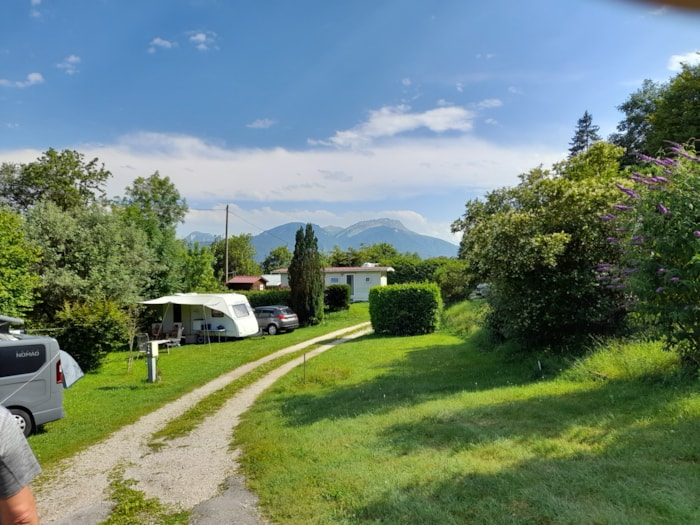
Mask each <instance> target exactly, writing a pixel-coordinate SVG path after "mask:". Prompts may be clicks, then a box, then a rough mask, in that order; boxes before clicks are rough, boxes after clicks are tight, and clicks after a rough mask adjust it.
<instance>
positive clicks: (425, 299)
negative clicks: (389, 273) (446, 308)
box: [369, 283, 442, 335]
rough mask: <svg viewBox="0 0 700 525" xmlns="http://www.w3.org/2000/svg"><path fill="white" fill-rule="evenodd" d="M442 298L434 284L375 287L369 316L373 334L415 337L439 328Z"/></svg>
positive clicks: (371, 290)
mask: <svg viewBox="0 0 700 525" xmlns="http://www.w3.org/2000/svg"><path fill="white" fill-rule="evenodd" d="M441 310H442V298H441V297H440V288H439V287H438V285H437V284H435V283H424V284H416V283H409V284H392V285H389V286H375V287H374V288H372V289H370V291H369V316H370V321H371V322H372V328H373V329H374V332H375V333H376V334H388V335H419V334H428V333H431V332H434V331H435V330H437V329H438V328H439V327H440V312H441Z"/></svg>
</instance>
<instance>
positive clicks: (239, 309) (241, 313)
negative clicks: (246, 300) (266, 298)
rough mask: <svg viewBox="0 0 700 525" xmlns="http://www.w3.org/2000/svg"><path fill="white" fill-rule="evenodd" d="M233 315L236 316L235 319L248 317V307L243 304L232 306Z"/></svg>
mask: <svg viewBox="0 0 700 525" xmlns="http://www.w3.org/2000/svg"><path fill="white" fill-rule="evenodd" d="M233 313H234V314H235V315H236V317H248V316H249V315H250V312H249V311H248V307H247V306H246V305H244V304H234V305H233Z"/></svg>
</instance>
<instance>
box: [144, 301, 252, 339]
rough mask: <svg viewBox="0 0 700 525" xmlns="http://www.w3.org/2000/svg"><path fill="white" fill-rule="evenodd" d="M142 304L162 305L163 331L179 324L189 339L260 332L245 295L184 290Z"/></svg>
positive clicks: (237, 336)
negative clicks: (183, 291) (186, 291)
mask: <svg viewBox="0 0 700 525" xmlns="http://www.w3.org/2000/svg"><path fill="white" fill-rule="evenodd" d="M141 304H145V305H150V306H156V307H160V311H161V315H162V317H161V318H162V331H163V333H168V332H170V331H171V330H172V328H173V327H174V326H176V323H180V324H181V326H182V327H183V330H182V337H183V338H184V339H185V341H186V342H200V343H201V342H204V341H210V340H214V341H216V340H219V341H221V340H226V339H227V338H229V337H230V338H236V339H238V338H242V337H250V336H251V335H255V334H257V333H258V331H259V329H258V322H257V320H256V319H255V314H254V313H253V309H252V308H251V306H250V303H249V302H248V298H247V297H246V296H245V295H242V294H237V293H219V294H214V293H211V294H206V293H201V294H200V293H183V294H175V295H166V296H164V297H159V298H158V299H151V300H150V301H142V302H141Z"/></svg>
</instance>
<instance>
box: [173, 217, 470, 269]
mask: <svg viewBox="0 0 700 525" xmlns="http://www.w3.org/2000/svg"><path fill="white" fill-rule="evenodd" d="M305 226H306V225H305V224H304V223H301V222H289V223H287V224H283V225H281V226H277V227H275V228H272V229H270V230H266V231H264V232H262V233H260V234H258V235H254V236H253V238H252V240H251V244H252V245H253V247H254V248H255V260H256V261H257V262H262V261H263V260H264V259H265V257H267V255H268V254H269V253H270V251H271V250H273V249H275V248H277V247H279V246H285V245H286V246H287V247H288V248H289V249H290V251H294V244H295V238H296V232H297V231H298V230H299V228H303V227H305ZM312 226H313V229H314V233H315V234H316V239H318V249H319V251H321V252H326V253H328V252H331V251H332V250H333V248H334V247H336V246H338V247H339V248H340V249H341V250H348V249H349V248H354V249H359V248H360V247H361V246H363V245H364V246H371V245H372V244H379V243H387V244H391V245H392V246H393V247H394V248H396V250H397V251H398V252H399V253H407V252H408V253H417V254H418V255H419V256H420V257H421V258H422V259H429V258H431V257H456V256H457V249H458V246H457V245H456V244H453V243H451V242H447V241H444V240H442V239H438V238H437V237H431V236H429V235H421V234H419V233H416V232H414V231H411V230H409V229H408V228H406V227H405V226H404V225H403V224H402V223H401V222H400V221H397V220H393V219H374V220H368V221H361V222H358V223H356V224H353V225H352V226H348V227H347V228H341V227H339V226H325V227H322V226H318V225H317V224H312ZM216 239H217V236H215V235H212V234H210V233H201V232H192V233H190V234H189V235H188V236H187V237H185V240H186V241H188V242H198V243H200V244H211V243H212V242H213V241H214V240H216Z"/></svg>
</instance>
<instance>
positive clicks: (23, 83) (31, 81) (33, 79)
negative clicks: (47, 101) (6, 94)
mask: <svg viewBox="0 0 700 525" xmlns="http://www.w3.org/2000/svg"><path fill="white" fill-rule="evenodd" d="M43 82H44V77H43V76H42V75H41V73H29V74H28V75H27V79H26V80H17V81H12V80H7V79H4V78H0V87H15V88H26V87H29V86H33V85H35V84H41V83H43Z"/></svg>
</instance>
